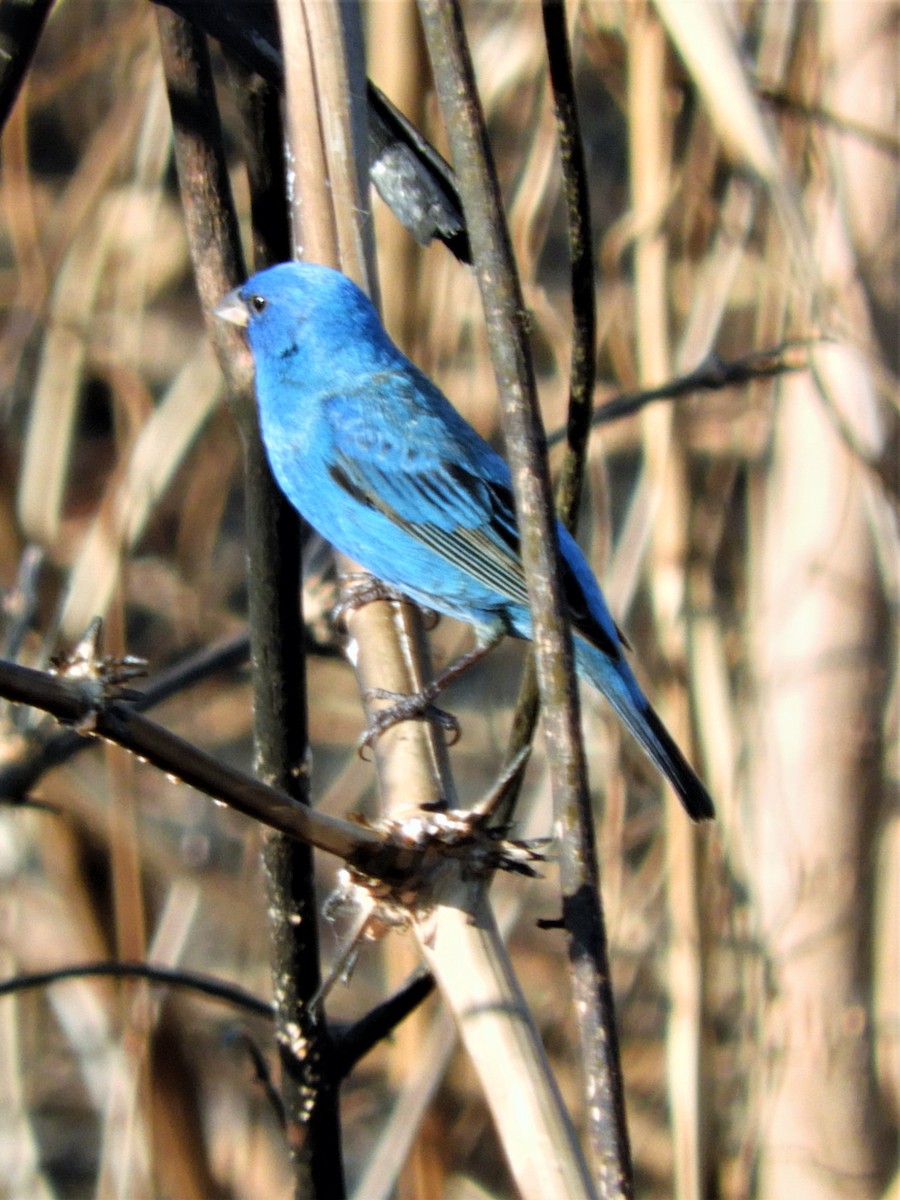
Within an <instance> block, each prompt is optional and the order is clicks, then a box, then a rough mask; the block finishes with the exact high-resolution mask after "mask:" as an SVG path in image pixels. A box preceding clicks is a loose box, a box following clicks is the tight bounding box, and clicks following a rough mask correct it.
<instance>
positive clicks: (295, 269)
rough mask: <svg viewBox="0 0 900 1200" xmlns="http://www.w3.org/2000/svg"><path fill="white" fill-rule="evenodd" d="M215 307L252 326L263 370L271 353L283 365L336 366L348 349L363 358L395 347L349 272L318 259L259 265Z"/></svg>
mask: <svg viewBox="0 0 900 1200" xmlns="http://www.w3.org/2000/svg"><path fill="white" fill-rule="evenodd" d="M213 312H214V313H215V315H216V316H217V317H219V318H221V319H222V320H224V321H230V322H232V324H234V325H240V326H243V327H244V328H246V330H247V337H248V339H249V341H250V348H251V350H252V351H253V357H254V360H255V362H256V366H257V371H259V369H260V367H261V365H262V364H263V360H266V359H268V360H274V361H277V362H278V363H279V364H280V368H281V370H282V371H290V370H291V369H292V368H293V367H297V368H298V369H301V370H303V371H308V370H309V369H310V368H311V367H318V368H319V369H323V368H324V367H325V366H326V364H330V367H331V369H332V370H335V369H339V367H340V363H341V361H345V360H346V356H347V355H349V356H350V357H351V358H355V359H357V360H358V359H359V358H362V357H366V356H368V357H372V356H373V355H374V356H375V357H378V356H380V355H381V354H382V353H384V352H386V351H388V350H390V351H393V347H392V346H391V343H390V341H389V340H388V337H387V334H386V333H385V331H384V328H383V326H382V324H381V322H380V320H379V319H378V314H377V313H376V312H375V309H374V308H373V307H372V304H371V302H370V300H369V298H368V296H366V294H365V293H364V292H363V291H361V290H360V289H359V288H358V287H357V286H356V284H355V283H353V281H352V280H351V279H348V278H347V276H346V275H342V274H341V273H340V272H339V271H334V270H332V269H331V268H330V267H322V266H318V265H317V264H314V263H296V262H290V263H279V264H278V266H275V267H269V268H267V269H266V270H265V271H259V272H258V273H257V274H256V275H253V276H251V277H250V279H248V280H247V282H246V283H245V284H242V285H241V286H240V287H237V288H234V289H233V291H230V292H229V293H228V294H227V296H224V297H223V298H222V300H220V302H219V303H218V304H217V305H216V307H215V308H214V309H213ZM336 356H337V357H336ZM274 361H273V365H274Z"/></svg>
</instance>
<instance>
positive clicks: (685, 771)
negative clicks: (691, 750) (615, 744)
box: [576, 638, 715, 821]
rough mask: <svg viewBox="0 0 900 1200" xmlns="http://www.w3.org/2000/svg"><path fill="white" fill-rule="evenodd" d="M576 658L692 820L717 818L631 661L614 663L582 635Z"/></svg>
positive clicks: (704, 790) (711, 804) (710, 801)
mask: <svg viewBox="0 0 900 1200" xmlns="http://www.w3.org/2000/svg"><path fill="white" fill-rule="evenodd" d="M576 658H577V662H578V666H579V668H580V670H581V672H582V673H583V674H584V675H585V676H587V678H588V679H589V680H590V681H591V683H593V685H594V686H595V687H596V688H598V689H599V690H600V691H601V692H603V694H604V696H606V698H607V700H609V702H610V704H611V705H612V706H613V708H614V709H615V710H616V712H617V713H618V714H619V716H620V717H621V718H622V720H623V722H624V723H625V725H627V727H628V728H629V730H630V731H631V733H632V734H633V735H634V737H635V738H636V739H637V741H638V742H639V743H640V745H641V746H642V747H643V749H644V751H645V753H646V754H647V755H648V756H649V758H650V759H651V760H652V761H653V762H654V763H655V764H656V766H657V767H658V768H659V770H660V771H662V773H663V775H665V776H666V778H667V779H668V780H669V782H670V783H671V784H672V787H673V788H674V789H675V791H676V792H677V793H678V796H679V798H680V800H681V803H682V804H683V805H684V808H685V811H686V812H687V814H688V816H689V817H690V818H691V820H692V821H708V820H710V819H711V818H712V817H714V816H715V808H714V807H713V802H712V797H711V796H710V794H709V792H708V791H707V790H706V788H705V787H704V786H703V784H702V783H701V782H700V779H699V778H698V776H697V773H696V771H695V770H694V768H693V767H692V766H691V765H690V763H689V762H688V761H687V759H686V758H685V757H684V755H683V754H682V753H681V751H680V750H679V748H678V747H677V746H676V744H675V742H674V740H673V738H672V735H671V734H670V733H669V731H668V730H667V729H666V727H665V725H663V723H662V721H661V720H660V719H659V717H658V716H657V715H656V713H655V712H654V710H653V708H652V706H651V705H650V702H649V701H648V700H647V698H646V696H644V694H643V693H642V692H641V689H640V687H639V686H638V683H637V680H636V679H635V678H634V676H633V675H632V673H631V670H630V668H629V666H628V664H627V663H625V662H624V661H623V660H619V661H618V662H611V661H610V659H609V658H608V656H607V655H605V654H604V653H603V651H601V650H598V649H597V648H596V647H594V646H591V645H589V644H588V643H586V642H583V641H582V640H581V639H580V638H576Z"/></svg>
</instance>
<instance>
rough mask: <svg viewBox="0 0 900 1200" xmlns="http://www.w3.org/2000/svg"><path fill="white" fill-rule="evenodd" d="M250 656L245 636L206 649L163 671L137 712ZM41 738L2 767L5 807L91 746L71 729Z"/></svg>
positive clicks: (138, 700)
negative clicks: (45, 775)
mask: <svg viewBox="0 0 900 1200" xmlns="http://www.w3.org/2000/svg"><path fill="white" fill-rule="evenodd" d="M249 656H250V642H249V639H248V638H247V635H246V634H244V633H239V634H237V635H235V636H234V637H231V638H227V639H226V640H224V641H221V642H216V643H215V644H214V645H212V646H206V647H204V648H203V649H202V650H198V651H197V653H196V654H191V655H190V656H189V657H187V658H185V659H183V660H182V661H181V662H177V663H174V664H173V665H172V666H171V667H168V668H167V669H166V670H165V671H160V673H159V674H158V675H156V676H155V677H154V678H153V679H152V680H151V681H150V682H149V683H148V684H146V686H145V687H144V688H143V689H142V691H141V692H140V694H139V695H137V696H135V697H134V698H133V699H132V701H131V703H132V705H133V707H134V710H135V712H146V711H147V709H149V708H153V707H154V705H157V704H161V703H162V702H163V701H164V700H167V699H168V698H169V697H170V696H173V695H175V694H176V693H178V692H180V691H182V689H184V688H187V687H191V686H192V685H193V684H195V683H198V682H200V681H201V680H203V679H207V678H208V677H209V676H210V675H213V674H215V673H217V672H219V671H231V670H233V669H234V668H236V667H239V666H242V665H243V664H244V663H246V662H247V659H248V658H249ZM38 738H39V740H38V741H37V744H36V745H35V746H34V748H33V749H30V750H29V751H28V753H27V754H26V755H25V756H24V757H21V758H17V759H12V760H11V761H8V762H6V763H4V764H3V766H2V767H0V801H2V802H3V803H6V804H17V803H19V802H20V801H24V800H25V799H26V797H27V795H28V792H29V791H30V790H31V788H33V787H34V785H35V784H36V783H37V782H38V780H39V779H40V778H41V776H42V775H44V774H45V773H46V772H47V771H50V770H52V769H53V768H54V767H58V766H61V765H62V764H63V763H64V762H68V761H69V759H70V758H73V757H74V756H75V755H76V754H78V753H80V752H81V751H82V750H86V749H87V748H88V747H89V746H90V744H91V742H90V739H89V738H85V737H82V735H81V734H79V733H75V732H74V731H73V730H71V729H61V730H57V731H56V732H53V733H49V734H48V735H46V736H41V735H38Z"/></svg>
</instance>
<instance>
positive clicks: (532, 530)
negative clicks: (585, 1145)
mask: <svg viewBox="0 0 900 1200" xmlns="http://www.w3.org/2000/svg"><path fill="white" fill-rule="evenodd" d="M420 11H421V13H422V22H423V26H424V29H425V37H426V41H427V43H428V48H429V53H430V55H431V60H432V65H433V69H434V75H435V81H436V84H437V91H438V96H439V99H440V102H441V108H442V110H443V113H444V118H445V121H446V124H447V130H448V136H449V139H450V145H451V148H452V151H453V158H454V166H455V168H456V171H457V173H458V178H459V181H460V187H461V191H462V195H463V204H464V209H465V214H466V223H467V225H468V228H469V234H470V238H471V243H472V247H473V252H474V258H475V264H476V274H477V276H478V282H479V286H480V288H481V292H482V297H483V302H484V307H485V317H486V323H487V333H488V339H489V344H490V348H491V356H492V359H493V362H494V370H495V373H496V376H497V382H498V386H499V390H500V396H501V401H502V405H503V414H504V428H505V431H506V438H507V443H508V446H509V451H510V459H511V465H512V475H513V485H514V489H515V493H516V503H517V508H518V512H519V519H520V528H521V539H522V557H523V560H524V564H525V570H526V574H527V578H528V588H529V597H530V600H531V606H532V615H533V621H534V642H535V649H536V653H537V670H538V681H539V686H540V694H541V699H542V702H543V705H544V714H545V717H544V720H545V730H546V740H547V746H548V750H549V757H550V770H551V779H552V786H553V795H554V805H555V810H556V821H557V827H558V829H559V833H560V836H561V845H562V851H561V863H560V867H561V875H562V885H563V890H564V919H565V925H566V930H567V933H568V935H569V955H570V961H571V964H572V973H573V987H574V992H575V1005H576V1012H577V1014H578V1018H579V1023H580V1029H581V1038H582V1052H583V1055H584V1060H585V1071H586V1075H587V1078H588V1088H589V1092H590V1094H591V1098H592V1103H591V1106H590V1111H591V1138H592V1142H593V1146H594V1150H595V1153H596V1156H597V1159H598V1163H599V1169H600V1186H601V1192H602V1194H603V1195H604V1196H612V1195H630V1194H631V1192H632V1181H631V1163H630V1151H629V1147H628V1137H627V1130H626V1125H625V1115H624V1112H625V1110H624V1099H623V1095H622V1079H621V1070H620V1067H619V1063H618V1046H617V1039H616V1031H615V1019H614V1012H613V1002H612V989H611V986H610V978H609V966H608V961H607V947H606V932H605V928H604V925H603V918H602V911H601V906H600V895H599V879H598V867H597V861H596V848H595V845H594V837H593V827H592V824H591V821H590V817H589V804H588V787H587V776H586V768H585V761H584V750H583V746H582V744H581V734H580V722H579V708H578V696H577V691H576V688H575V675H574V664H573V658H572V646H571V638H570V635H569V632H568V629H567V626H566V622H565V620H564V618H563V616H562V595H561V590H560V585H559V575H558V571H557V557H556V556H557V553H558V551H557V546H556V527H555V521H554V517H553V510H552V505H551V499H550V481H549V474H548V470H547V463H546V454H545V445H544V435H543V430H542V428H541V425H540V419H539V416H538V411H537V402H536V396H535V384H534V376H533V368H532V365H531V360H530V357H529V354H528V350H527V344H526V329H525V323H524V319H523V318H524V308H523V303H522V297H521V292H520V288H519V285H518V279H517V276H516V272H515V265H514V263H513V260H512V251H511V247H510V243H509V234H508V231H507V228H506V224H505V221H504V219H503V215H502V214H503V209H502V202H501V198H500V192H499V186H498V184H497V179H496V173H495V171H494V168H493V161H492V158H491V153H490V147H489V145H488V141H487V134H486V130H485V124H484V118H483V115H482V112H481V106H480V102H479V100H478V95H477V91H476V88H475V81H474V72H473V69H472V63H471V59H470V57H469V52H468V46H467V44H466V39H465V33H464V30H463V26H462V18H461V14H460V10H459V6H458V4H456V3H441V2H438V0H421V3H420Z"/></svg>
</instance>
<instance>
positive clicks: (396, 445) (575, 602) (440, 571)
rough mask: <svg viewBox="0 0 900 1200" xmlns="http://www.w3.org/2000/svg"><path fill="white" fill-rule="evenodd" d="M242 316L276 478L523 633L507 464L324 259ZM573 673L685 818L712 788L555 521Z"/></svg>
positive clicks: (241, 293)
mask: <svg viewBox="0 0 900 1200" xmlns="http://www.w3.org/2000/svg"><path fill="white" fill-rule="evenodd" d="M215 312H216V315H217V316H219V317H221V318H223V319H224V320H228V321H232V322H234V323H235V324H238V325H242V326H246V328H247V336H248V338H249V342H250V349H251V351H252V354H253V362H254V367H255V374H256V396H257V402H258V405H259V419H260V426H261V429H262V437H263V442H264V443H265V447H266V452H267V454H268V457H269V462H270V463H271V466H272V471H273V473H274V475H275V478H276V480H277V481H278V483H279V485H280V487H281V488H282V490H283V491H284V493H285V495H286V496H287V497H288V499H289V500H290V501H291V503H292V504H293V505H294V506H295V507H296V508H297V509H298V511H299V512H300V513H301V515H302V516H303V517H305V519H306V520H307V521H308V522H309V523H310V525H312V526H313V527H314V528H315V529H317V530H318V531H319V533H321V534H322V536H323V537H324V538H326V539H327V540H328V541H330V542H331V543H332V544H333V545H334V546H335V547H336V548H337V549H338V550H340V551H341V552H342V553H344V554H346V555H348V556H349V557H350V558H352V559H355V560H356V561H357V562H358V563H361V564H362V566H364V567H365V568H366V569H367V570H368V571H371V572H372V574H373V575H375V576H377V577H378V578H379V579H382V580H383V581H384V582H385V583H387V584H389V585H391V586H392V587H394V588H397V589H398V590H399V591H401V592H403V593H404V594H405V595H407V596H409V597H410V598H411V599H413V600H415V601H417V602H418V603H420V604H422V605H424V606H425V607H427V608H432V609H436V610H437V611H439V612H443V613H446V614H447V615H449V616H451V617H455V618H457V619H458V620H461V621H465V622H468V623H469V624H470V625H473V626H474V627H475V629H476V634H477V635H478V636H479V637H480V638H481V639H484V640H489V639H493V638H495V637H496V636H498V635H499V634H501V633H506V634H511V635H513V636H515V637H521V638H530V637H531V616H530V612H529V608H528V592H527V589H526V584H525V576H524V573H523V569H522V562H521V558H520V555H519V534H518V529H517V525H516V513H515V508H514V504H513V495H512V487H511V479H510V473H509V468H508V467H507V465H506V463H505V462H504V461H503V459H502V458H500V456H499V455H498V454H496V453H495V452H494V451H493V450H492V449H491V448H490V447H489V446H488V445H487V443H486V442H485V441H484V440H483V439H482V438H481V437H480V436H479V435H478V434H477V433H476V432H475V430H474V429H473V428H472V427H471V426H470V425H469V424H468V423H467V422H466V421H464V420H463V418H462V417H461V416H460V415H459V413H457V411H456V410H455V409H454V408H453V406H452V405H451V404H450V402H449V401H448V400H447V398H446V397H445V396H444V395H443V394H442V393H441V392H440V391H439V390H438V389H437V387H435V385H434V384H433V383H432V382H431V380H429V379H428V378H427V377H426V376H425V375H424V374H422V372H421V371H419V370H418V368H417V367H415V366H414V365H413V364H412V363H411V362H410V361H409V359H407V358H406V357H405V356H404V355H403V354H402V353H401V352H400V351H399V350H398V349H397V347H396V346H395V345H394V344H393V342H391V340H390V338H389V337H388V335H387V333H386V331H385V329H384V327H383V326H382V324H381V321H380V320H379V318H378V315H377V313H376V312H375V309H374V308H373V307H372V304H371V303H370V301H369V299H368V297H367V296H366V295H365V294H364V293H363V292H362V291H360V289H359V288H358V287H356V285H355V284H354V283H353V282H352V281H351V280H349V279H348V278H347V277H346V276H344V275H342V274H340V273H339V272H337V271H333V270H331V269H330V268H328V267H321V266H314V265H312V264H306V263H302V264H301V263H282V264H280V265H278V266H275V267H270V268H269V269H267V270H265V271H260V272H259V273H258V274H256V275H254V276H253V277H252V278H251V279H249V280H248V281H247V283H245V284H244V285H243V287H239V288H236V289H235V290H234V291H232V292H229V294H228V295H227V296H225V297H224V299H223V300H222V301H221V302H220V304H219V305H218V306H217V308H216V309H215ZM557 533H558V536H559V546H560V552H561V556H560V557H561V567H562V574H563V580H562V582H563V587H564V593H565V597H566V603H567V606H568V611H569V617H570V619H571V623H572V631H573V635H574V648H575V662H576V666H577V669H578V671H579V673H580V674H581V675H582V676H584V677H585V678H586V679H588V680H589V681H590V682H591V683H592V684H593V685H594V686H595V687H596V688H598V689H599V690H600V691H601V692H602V693H603V694H604V695H605V696H606V698H607V699H608V700H609V701H610V703H611V704H612V706H613V708H614V709H615V710H616V712H617V713H618V714H619V716H620V717H621V719H622V720H623V721H624V723H625V725H626V726H627V727H628V728H629V729H630V730H631V732H632V734H633V735H634V736H635V738H637V740H638V742H639V743H640V745H641V746H642V747H643V749H644V750H645V751H646V753H647V754H648V755H649V756H650V758H651V759H652V760H653V762H654V763H655V764H656V766H657V767H658V768H659V769H660V771H662V772H663V774H664V775H666V776H667V777H668V779H669V781H670V782H671V784H672V786H673V787H674V788H675V790H676V792H677V793H678V795H679V797H680V798H681V801H682V803H683V805H684V807H685V809H686V810H687V813H688V815H689V816H690V817H692V818H693V819H694V820H701V819H704V818H709V817H712V816H713V805H712V800H711V799H710V797H709V793H708V792H707V790H706V788H705V787H704V786H703V784H702V783H701V782H700V780H699V779H698V778H697V776H696V775H695V773H694V771H693V770H692V768H691V767H690V766H689V765H688V763H687V761H686V760H685V758H684V756H683V755H682V753H681V751H680V750H679V749H678V747H677V746H676V745H675V742H674V741H673V740H672V738H671V736H670V734H669V733H668V732H667V731H666V729H665V727H664V726H663V724H662V722H661V721H660V719H659V717H658V716H657V715H656V713H655V712H654V711H653V709H652V708H651V706H650V704H649V702H648V701H647V699H646V697H645V696H644V694H643V693H642V691H641V689H640V687H639V685H638V683H637V680H636V679H635V677H634V675H633V673H632V671H631V668H630V667H629V665H628V663H627V661H626V659H625V656H624V653H623V644H622V638H621V635H620V634H619V631H618V629H617V628H616V625H615V622H614V621H613V619H612V617H611V616H610V614H609V611H608V609H607V607H606V602H605V601H604V599H603V595H602V593H601V591H600V587H599V585H598V583H597V581H596V579H595V578H594V575H593V573H592V571H591V569H590V567H589V566H588V564H587V561H586V560H585V558H584V556H583V555H582V553H581V551H580V550H579V549H578V546H577V545H576V543H575V541H574V539H573V538H572V537H571V536H570V534H569V533H568V532H567V531H566V530H565V529H564V528H563V527H562V525H559V526H558V527H557Z"/></svg>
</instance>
